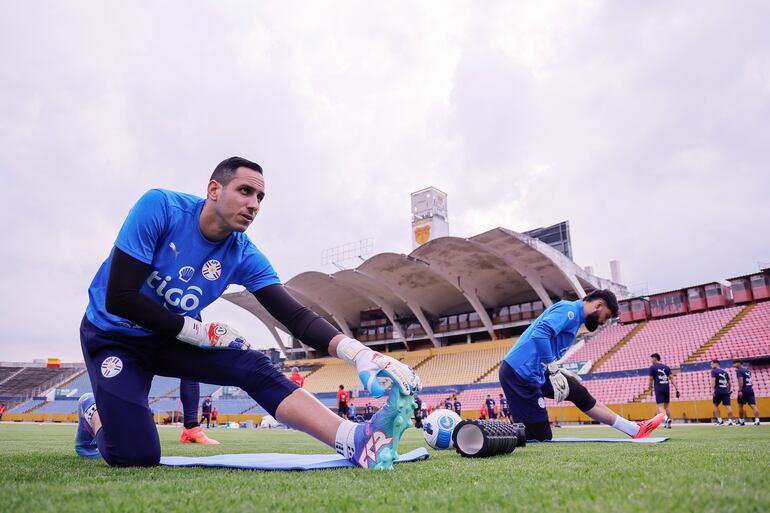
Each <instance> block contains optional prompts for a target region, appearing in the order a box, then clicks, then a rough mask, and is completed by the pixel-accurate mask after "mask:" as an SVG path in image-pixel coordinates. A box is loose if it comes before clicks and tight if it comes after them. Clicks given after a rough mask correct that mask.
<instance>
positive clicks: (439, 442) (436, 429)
mask: <svg viewBox="0 0 770 513" xmlns="http://www.w3.org/2000/svg"><path fill="white" fill-rule="evenodd" d="M462 420H463V419H462V418H461V417H460V416H459V415H458V414H456V413H455V412H453V411H451V410H435V411H433V412H432V413H431V414H430V415H428V418H426V419H425V420H424V421H423V422H422V436H424V437H425V441H426V442H428V445H430V446H431V447H433V448H434V449H451V448H452V433H453V432H454V430H455V428H456V427H457V424H459V423H460V421H462Z"/></svg>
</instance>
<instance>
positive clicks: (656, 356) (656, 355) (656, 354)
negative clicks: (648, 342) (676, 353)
mask: <svg viewBox="0 0 770 513" xmlns="http://www.w3.org/2000/svg"><path fill="white" fill-rule="evenodd" d="M650 358H655V359H656V360H658V361H660V355H659V354H658V353H652V354H651V355H650Z"/></svg>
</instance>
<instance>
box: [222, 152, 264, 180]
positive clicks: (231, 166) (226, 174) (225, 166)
mask: <svg viewBox="0 0 770 513" xmlns="http://www.w3.org/2000/svg"><path fill="white" fill-rule="evenodd" d="M239 167H247V168H249V169H253V170H254V171H256V172H257V173H259V174H262V166H260V165H259V164H257V163H256V162H252V161H250V160H247V159H245V158H243V157H230V158H229V159H225V160H223V161H222V162H220V163H219V164H217V167H215V168H214V172H213V173H211V178H210V179H211V180H216V181H217V182H219V183H221V184H222V185H227V184H228V183H230V180H232V179H233V175H235V171H236V170H237V169H238V168H239Z"/></svg>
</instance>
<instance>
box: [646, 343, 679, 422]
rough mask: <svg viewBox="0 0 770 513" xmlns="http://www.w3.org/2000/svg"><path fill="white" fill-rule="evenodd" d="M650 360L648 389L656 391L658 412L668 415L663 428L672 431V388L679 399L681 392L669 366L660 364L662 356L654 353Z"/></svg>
mask: <svg viewBox="0 0 770 513" xmlns="http://www.w3.org/2000/svg"><path fill="white" fill-rule="evenodd" d="M650 359H651V360H652V365H650V370H649V372H648V374H649V375H650V384H649V385H648V388H649V387H653V388H654V390H655V403H657V405H658V412H660V413H665V414H666V418H665V419H663V427H665V428H668V429H671V410H670V409H669V407H668V404H669V403H670V402H671V386H673V387H674V392H676V396H677V397H679V390H678V389H677V388H676V383H674V377H673V376H672V375H671V369H670V368H669V366H668V365H664V364H662V363H660V355H659V354H658V353H653V354H651V355H650ZM669 385H670V386H669Z"/></svg>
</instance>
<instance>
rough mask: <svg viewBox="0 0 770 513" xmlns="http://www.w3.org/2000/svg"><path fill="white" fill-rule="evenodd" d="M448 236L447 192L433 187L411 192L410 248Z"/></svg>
mask: <svg viewBox="0 0 770 513" xmlns="http://www.w3.org/2000/svg"><path fill="white" fill-rule="evenodd" d="M448 236H449V216H448V214H447V194H446V193H445V192H443V191H440V190H438V189H436V188H435V187H428V188H426V189H421V190H419V191H417V192H413V193H412V249H417V248H418V247H420V246H422V245H423V244H425V243H426V242H428V241H430V240H433V239H437V238H439V237H448Z"/></svg>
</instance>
